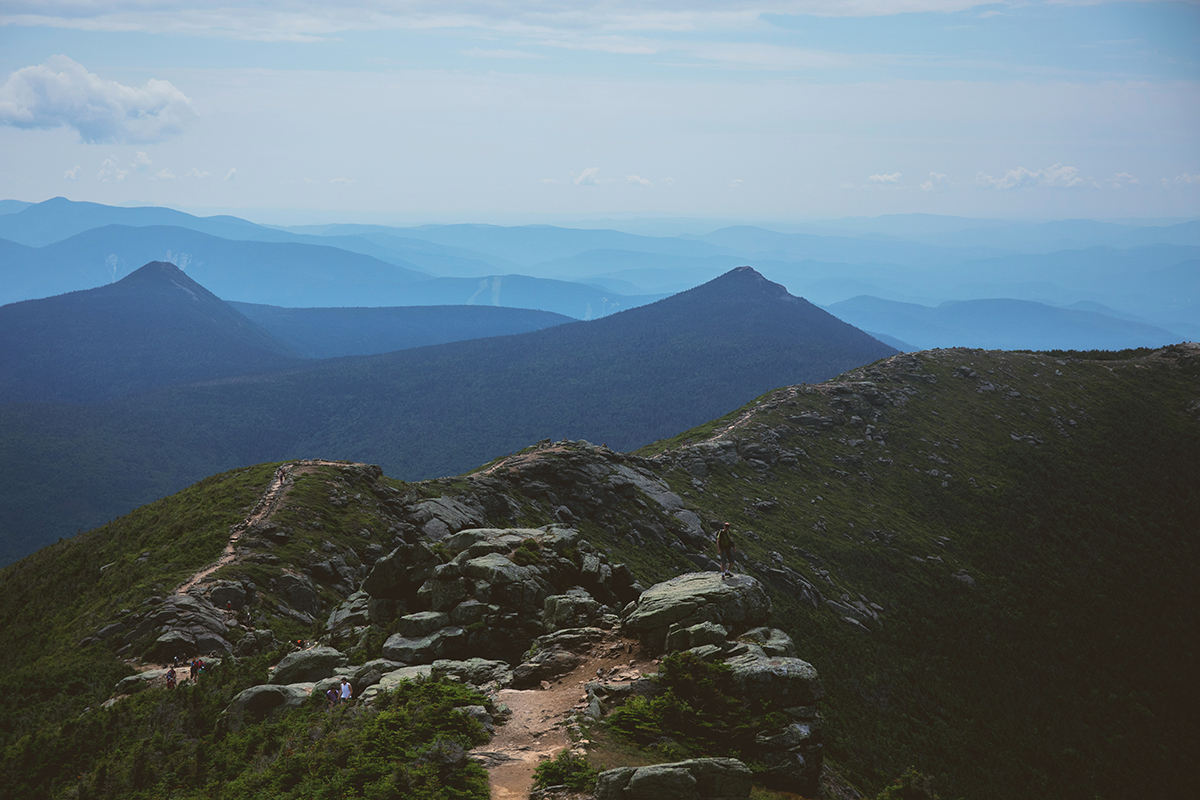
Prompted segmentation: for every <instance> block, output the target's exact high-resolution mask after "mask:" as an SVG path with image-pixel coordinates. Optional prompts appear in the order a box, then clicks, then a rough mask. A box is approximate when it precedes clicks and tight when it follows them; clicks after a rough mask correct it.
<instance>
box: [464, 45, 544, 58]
mask: <svg viewBox="0 0 1200 800" xmlns="http://www.w3.org/2000/svg"><path fill="white" fill-rule="evenodd" d="M459 52H460V53H462V54H463V55H464V56H470V57H471V58H545V56H543V55H541V54H539V53H527V52H525V51H524V50H503V49H500V50H484V49H482V48H479V47H472V48H471V49H470V50H460V51H459Z"/></svg>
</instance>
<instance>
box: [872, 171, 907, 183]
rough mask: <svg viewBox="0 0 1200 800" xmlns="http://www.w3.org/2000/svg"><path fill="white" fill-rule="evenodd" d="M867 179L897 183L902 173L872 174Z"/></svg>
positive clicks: (873, 181)
mask: <svg viewBox="0 0 1200 800" xmlns="http://www.w3.org/2000/svg"><path fill="white" fill-rule="evenodd" d="M867 180H869V181H870V182H871V183H896V182H897V181H899V180H900V173H899V172H892V173H889V174H887V175H872V176H871V177H869V178H867Z"/></svg>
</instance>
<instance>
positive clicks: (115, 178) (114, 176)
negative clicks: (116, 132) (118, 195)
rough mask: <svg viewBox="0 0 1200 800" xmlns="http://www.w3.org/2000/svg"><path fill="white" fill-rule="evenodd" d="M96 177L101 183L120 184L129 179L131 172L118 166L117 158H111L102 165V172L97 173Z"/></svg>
mask: <svg viewBox="0 0 1200 800" xmlns="http://www.w3.org/2000/svg"><path fill="white" fill-rule="evenodd" d="M96 177H97V178H98V179H99V180H100V182H101V183H119V182H121V181H123V180H125V179H126V178H127V177H129V170H127V169H121V168H120V167H119V166H117V157H116V156H109V157H108V158H106V159H104V163H103V164H101V165H100V171H99V172H98V173H96Z"/></svg>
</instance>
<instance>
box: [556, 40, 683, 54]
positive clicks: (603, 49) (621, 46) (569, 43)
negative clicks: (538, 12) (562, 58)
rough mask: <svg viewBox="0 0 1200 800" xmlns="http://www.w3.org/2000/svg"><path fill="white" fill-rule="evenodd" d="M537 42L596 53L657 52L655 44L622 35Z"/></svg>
mask: <svg viewBox="0 0 1200 800" xmlns="http://www.w3.org/2000/svg"><path fill="white" fill-rule="evenodd" d="M538 44H540V45H543V46H544V47H559V48H562V49H564V50H590V51H593V52H597V53H617V54H618V55H635V56H652V55H655V54H656V53H658V51H659V48H658V46H657V45H655V44H651V43H648V42H644V41H641V40H633V39H629V38H626V37H623V36H593V37H590V38H587V39H544V40H542V41H540V42H538Z"/></svg>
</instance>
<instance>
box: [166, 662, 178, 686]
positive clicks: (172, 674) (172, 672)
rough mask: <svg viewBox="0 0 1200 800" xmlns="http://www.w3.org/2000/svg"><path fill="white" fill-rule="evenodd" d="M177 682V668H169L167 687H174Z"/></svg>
mask: <svg viewBox="0 0 1200 800" xmlns="http://www.w3.org/2000/svg"><path fill="white" fill-rule="evenodd" d="M175 683H176V681H175V668H174V667H171V668H170V669H169V670H167V688H168V689H174V688H175Z"/></svg>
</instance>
